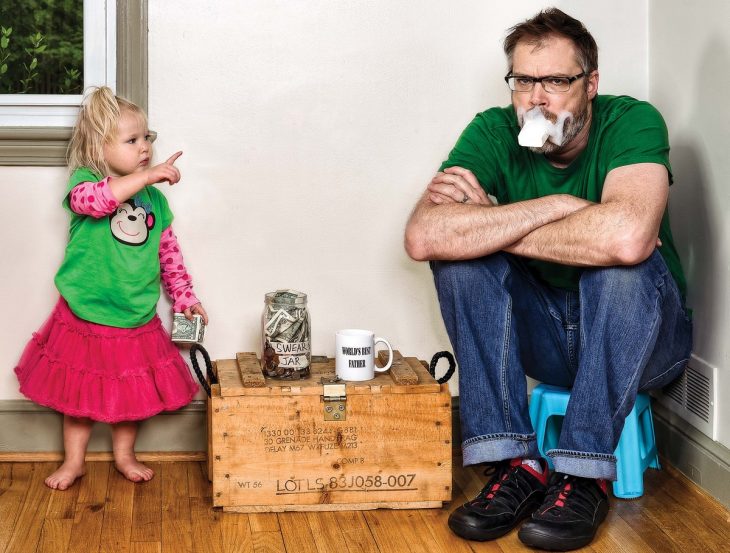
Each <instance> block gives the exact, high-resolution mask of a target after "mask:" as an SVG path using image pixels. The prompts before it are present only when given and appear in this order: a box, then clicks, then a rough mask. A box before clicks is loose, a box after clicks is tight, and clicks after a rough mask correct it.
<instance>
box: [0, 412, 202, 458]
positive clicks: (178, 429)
mask: <svg viewBox="0 0 730 553" xmlns="http://www.w3.org/2000/svg"><path fill="white" fill-rule="evenodd" d="M62 428H63V416H62V415H61V414H60V413H58V412H56V411H54V410H52V409H49V408H47V407H42V406H40V405H36V404H35V403H33V402H32V401H28V400H24V399H17V400H15V399H13V400H1V401H0V453H12V452H19V451H22V452H48V451H63V440H62ZM206 449H207V437H206V429H205V401H193V402H192V403H191V404H190V405H187V406H186V407H183V408H182V409H179V410H177V411H169V412H164V413H160V414H159V415H156V416H154V417H152V418H150V419H147V420H145V421H142V422H141V423H140V429H139V435H138V436H137V444H136V450H137V451H159V452H163V451H176V452H183V451H188V452H199V451H206ZM89 451H90V452H99V451H111V432H110V430H109V425H108V424H103V423H97V424H96V425H94V429H93V431H92V433H91V441H90V442H89Z"/></svg>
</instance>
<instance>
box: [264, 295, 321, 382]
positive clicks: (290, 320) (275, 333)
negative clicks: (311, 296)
mask: <svg viewBox="0 0 730 553" xmlns="http://www.w3.org/2000/svg"><path fill="white" fill-rule="evenodd" d="M311 336H312V334H311V328H310V322H309V311H307V295H306V294H303V293H302V292H297V291H296V290H277V291H275V292H269V293H268V294H266V296H265V297H264V312H263V314H262V315H261V343H262V353H261V370H262V371H263V373H264V376H267V377H269V378H279V379H282V380H297V379H300V378H307V377H308V376H309V365H310V362H311V358H312V353H311V352H312V347H311V343H312V342H311Z"/></svg>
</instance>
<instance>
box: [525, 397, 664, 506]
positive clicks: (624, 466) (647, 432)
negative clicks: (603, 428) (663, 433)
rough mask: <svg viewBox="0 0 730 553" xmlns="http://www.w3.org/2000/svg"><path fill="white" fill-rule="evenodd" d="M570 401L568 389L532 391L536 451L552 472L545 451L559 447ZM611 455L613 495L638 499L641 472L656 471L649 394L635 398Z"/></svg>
mask: <svg viewBox="0 0 730 553" xmlns="http://www.w3.org/2000/svg"><path fill="white" fill-rule="evenodd" d="M569 399H570V390H568V389H566V388H559V387H557V386H550V385H548V384H538V385H537V386H536V387H535V389H534V390H532V399H531V400H530V419H531V420H532V427H533V428H534V429H535V434H536V435H537V448H538V449H539V450H540V455H542V456H543V457H545V459H546V460H547V462H548V465H549V466H550V468H551V469H552V468H553V462H552V460H551V459H550V458H549V457H547V456H546V455H545V452H546V451H548V450H550V449H554V448H555V447H557V445H558V438H560V430H561V427H562V423H563V417H564V416H565V412H566V410H567V408H568V400H569ZM613 454H614V455H615V456H616V460H617V462H616V481H615V482H614V483H613V495H615V496H616V497H621V498H635V497H641V496H642V495H643V494H644V471H645V470H646V468H647V467H652V468H655V469H658V468H659V457H658V456H657V449H656V440H655V438H654V421H653V420H652V415H651V400H650V398H649V394H638V395H637V396H636V403H635V404H634V408H633V409H632V410H631V412H630V413H629V415H628V416H627V417H626V421H625V423H624V429H623V432H621V439H620V440H619V442H618V446H617V447H616V451H614V452H613Z"/></svg>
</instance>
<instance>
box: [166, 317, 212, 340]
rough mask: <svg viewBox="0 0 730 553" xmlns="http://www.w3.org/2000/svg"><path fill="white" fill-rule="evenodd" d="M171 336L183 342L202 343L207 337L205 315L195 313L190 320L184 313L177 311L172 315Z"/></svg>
mask: <svg viewBox="0 0 730 553" xmlns="http://www.w3.org/2000/svg"><path fill="white" fill-rule="evenodd" d="M170 337H171V338H172V341H173V342H178V343H183V344H202V343H203V339H204V338H205V324H203V317H202V316H200V315H197V314H196V315H193V320H192V321H189V320H188V319H187V318H185V315H184V314H183V313H175V314H174V315H173V317H172V332H171V333H170Z"/></svg>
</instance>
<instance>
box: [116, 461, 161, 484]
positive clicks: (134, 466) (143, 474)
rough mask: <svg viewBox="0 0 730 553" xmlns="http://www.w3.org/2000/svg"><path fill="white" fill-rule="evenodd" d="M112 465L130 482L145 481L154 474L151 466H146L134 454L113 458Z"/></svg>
mask: <svg viewBox="0 0 730 553" xmlns="http://www.w3.org/2000/svg"><path fill="white" fill-rule="evenodd" d="M114 466H115V467H116V469H117V470H118V471H119V472H121V473H122V476H124V477H125V478H126V479H127V480H131V481H132V482H147V481H148V480H152V477H153V476H154V475H155V473H154V471H153V470H152V469H151V468H148V467H146V466H145V465H143V464H142V463H140V462H139V461H137V459H136V458H135V456H134V455H125V456H122V457H119V458H118V459H115V461H114Z"/></svg>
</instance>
